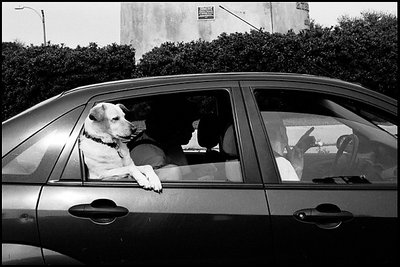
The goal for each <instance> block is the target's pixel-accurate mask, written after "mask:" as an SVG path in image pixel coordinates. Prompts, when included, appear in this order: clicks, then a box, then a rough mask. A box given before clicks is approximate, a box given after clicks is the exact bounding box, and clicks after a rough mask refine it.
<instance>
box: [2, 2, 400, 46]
mask: <svg viewBox="0 0 400 267" xmlns="http://www.w3.org/2000/svg"><path fill="white" fill-rule="evenodd" d="M120 3H121V2H2V10H1V13H2V16H1V17H2V24H1V25H2V26H1V36H2V42H14V41H19V42H22V43H24V44H26V45H30V44H33V45H40V44H41V43H43V39H44V38H43V23H42V20H41V18H40V12H41V10H44V17H45V31H46V40H47V41H50V42H51V43H52V44H64V45H65V46H68V47H71V48H75V47H76V46H77V45H80V46H87V45H89V43H90V42H95V43H97V44H98V45H99V46H105V45H109V44H112V43H117V44H119V43H120V25H121V22H120V6H121V5H120ZM308 3H309V9H310V10H309V14H310V19H312V20H314V22H315V23H318V24H320V25H322V26H324V27H330V26H333V25H336V24H337V21H338V18H339V17H341V16H344V15H348V16H350V17H360V16H361V12H363V11H377V12H385V13H389V14H393V15H395V16H396V17H397V2H308ZM18 6H27V7H30V8H33V9H35V10H36V11H37V12H38V13H39V14H37V13H36V12H35V11H34V10H32V9H26V8H25V9H23V10H15V9H14V8H15V7H18Z"/></svg>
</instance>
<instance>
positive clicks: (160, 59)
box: [2, 13, 398, 121]
mask: <svg viewBox="0 0 400 267" xmlns="http://www.w3.org/2000/svg"><path fill="white" fill-rule="evenodd" d="M233 71H266V72H291V73H305V74H313V75H319V76H327V77H332V78H338V79H342V80H345V81H349V82H355V83H359V84H362V85H364V86H365V87H368V88H370V89H372V90H376V91H378V92H381V93H383V94H386V95H389V96H391V97H394V98H397V97H398V89H397V18H396V17H395V16H393V15H386V14H382V13H363V14H362V16H361V17H360V18H349V17H342V18H341V19H340V20H339V22H338V25H337V26H335V27H330V28H326V27H321V26H320V25H317V24H314V22H312V23H311V26H310V29H309V30H303V31H301V32H300V33H298V34H295V33H294V32H292V31H289V32H288V33H286V34H280V33H274V34H270V33H268V32H262V31H254V30H253V31H251V32H249V33H248V32H246V33H232V34H229V35H228V34H226V33H222V34H221V35H220V36H218V38H217V39H215V40H213V41H211V42H206V41H204V40H197V41H192V42H187V43H183V42H178V43H172V42H166V43H163V44H161V45H160V46H159V47H155V48H153V49H152V50H151V51H150V52H148V53H145V54H144V55H143V57H142V58H141V60H140V62H139V63H138V64H137V65H135V50H134V49H133V48H132V47H129V46H127V45H116V44H112V45H108V46H106V47H103V48H99V47H98V46H97V45H96V44H95V43H91V44H89V46H88V47H79V46H78V47H77V48H76V49H71V48H67V47H64V46H59V45H49V46H32V45H31V46H30V47H25V46H23V45H22V44H19V43H2V89H3V114H2V120H3V121H4V120H5V119H7V118H9V117H11V116H13V115H15V114H17V113H19V112H21V111H23V110H25V109H26V108H28V107H30V106H32V105H34V104H36V103H38V102H40V101H43V100H45V99H47V98H49V97H51V96H53V95H56V94H58V93H61V92H62V91H65V90H68V89H71V88H74V87H78V86H82V85H86V84H92V83H98V82H104V81H112V80H120V79H128V78H135V77H142V76H163V75H173V74H185V73H212V72H233Z"/></svg>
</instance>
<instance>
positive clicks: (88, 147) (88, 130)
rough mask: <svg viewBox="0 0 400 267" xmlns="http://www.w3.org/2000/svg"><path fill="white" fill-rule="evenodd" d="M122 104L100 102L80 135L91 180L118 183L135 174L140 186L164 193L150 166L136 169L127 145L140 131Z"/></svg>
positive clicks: (81, 147)
mask: <svg viewBox="0 0 400 267" xmlns="http://www.w3.org/2000/svg"><path fill="white" fill-rule="evenodd" d="M123 110H126V111H127V109H126V108H125V107H124V106H123V105H122V104H117V105H114V104H110V103H99V104H97V105H96V106H94V107H93V108H92V109H91V110H90V114H89V116H88V117H87V118H86V120H85V123H84V130H83V132H82V134H81V136H80V149H81V150H82V152H83V155H84V160H85V163H86V166H87V167H88V170H89V178H90V179H104V180H115V179H118V176H119V178H121V176H126V175H131V176H132V177H133V178H134V179H135V180H136V181H137V182H138V184H139V185H140V186H142V187H143V188H145V189H153V190H154V191H156V192H161V189H162V187H161V182H160V179H159V178H158V176H157V174H156V173H155V172H154V170H153V168H152V167H151V166H150V165H144V166H136V165H135V164H134V163H133V160H132V158H131V157H130V154H129V149H128V147H127V145H126V142H128V141H129V140H130V139H131V137H132V134H133V133H134V132H135V131H136V129H135V127H134V126H133V124H132V123H130V122H129V121H127V120H126V119H125V113H124V111H123Z"/></svg>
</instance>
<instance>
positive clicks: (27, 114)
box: [2, 72, 397, 156]
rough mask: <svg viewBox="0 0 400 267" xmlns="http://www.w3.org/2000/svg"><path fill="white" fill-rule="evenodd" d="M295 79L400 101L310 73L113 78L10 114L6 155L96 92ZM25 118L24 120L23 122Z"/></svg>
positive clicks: (6, 126) (4, 138) (5, 126)
mask: <svg viewBox="0 0 400 267" xmlns="http://www.w3.org/2000/svg"><path fill="white" fill-rule="evenodd" d="M263 80H269V81H291V82H309V83H317V84H327V85H334V86H337V87H343V88H346V89H347V90H352V91H354V92H359V93H363V94H367V95H371V96H374V97H378V98H380V99H382V100H384V101H386V102H388V103H391V104H393V105H397V101H396V100H394V99H392V98H390V97H387V96H385V95H382V94H379V93H377V92H374V91H372V90H368V89H366V88H364V87H362V86H360V85H357V84H353V83H349V82H345V81H342V80H339V79H332V78H327V77H321V76H314V75H309V74H295V73H272V72H231V73H202V74H181V75H169V76H157V77H145V78H136V79H126V80H118V81H110V82H104V83H97V84H92V85H86V86H81V87H77V88H74V89H71V90H68V91H65V92H63V93H61V94H59V95H57V96H54V97H52V98H51V99H48V100H46V101H44V102H42V103H39V104H37V105H35V106H33V107H32V108H29V109H28V110H26V111H24V112H22V113H20V114H18V115H16V116H14V117H13V118H10V119H8V120H6V121H4V122H3V123H2V130H3V134H2V156H4V155H6V154H7V153H8V152H10V151H11V149H13V148H14V147H15V146H16V145H18V144H19V143H20V142H22V141H24V140H25V139H27V138H28V137H30V136H31V135H33V134H34V133H36V132H37V131H39V130H40V129H42V128H43V127H44V126H46V125H47V124H49V123H50V122H52V121H53V120H54V119H56V118H58V117H60V116H62V115H63V114H65V113H66V112H68V111H70V110H72V109H74V108H76V107H79V106H82V105H85V104H86V103H87V102H88V101H89V100H90V98H92V97H93V96H95V95H100V94H105V93H112V92H117V91H122V90H132V89H134V88H135V87H137V88H139V87H147V86H161V85H169V84H185V83H198V82H205V81H207V82H213V81H263ZM21 121H23V122H21Z"/></svg>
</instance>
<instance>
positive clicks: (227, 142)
mask: <svg viewBox="0 0 400 267" xmlns="http://www.w3.org/2000/svg"><path fill="white" fill-rule="evenodd" d="M222 152H223V153H224V154H225V155H226V158H227V160H226V162H225V173H226V177H227V179H228V180H229V181H232V182H242V181H243V178H242V171H241V168H240V161H239V151H238V148H237V144H236V138H235V132H234V130H233V125H232V124H231V125H229V126H228V128H227V129H226V130H225V133H224V136H223V139H222Z"/></svg>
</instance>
